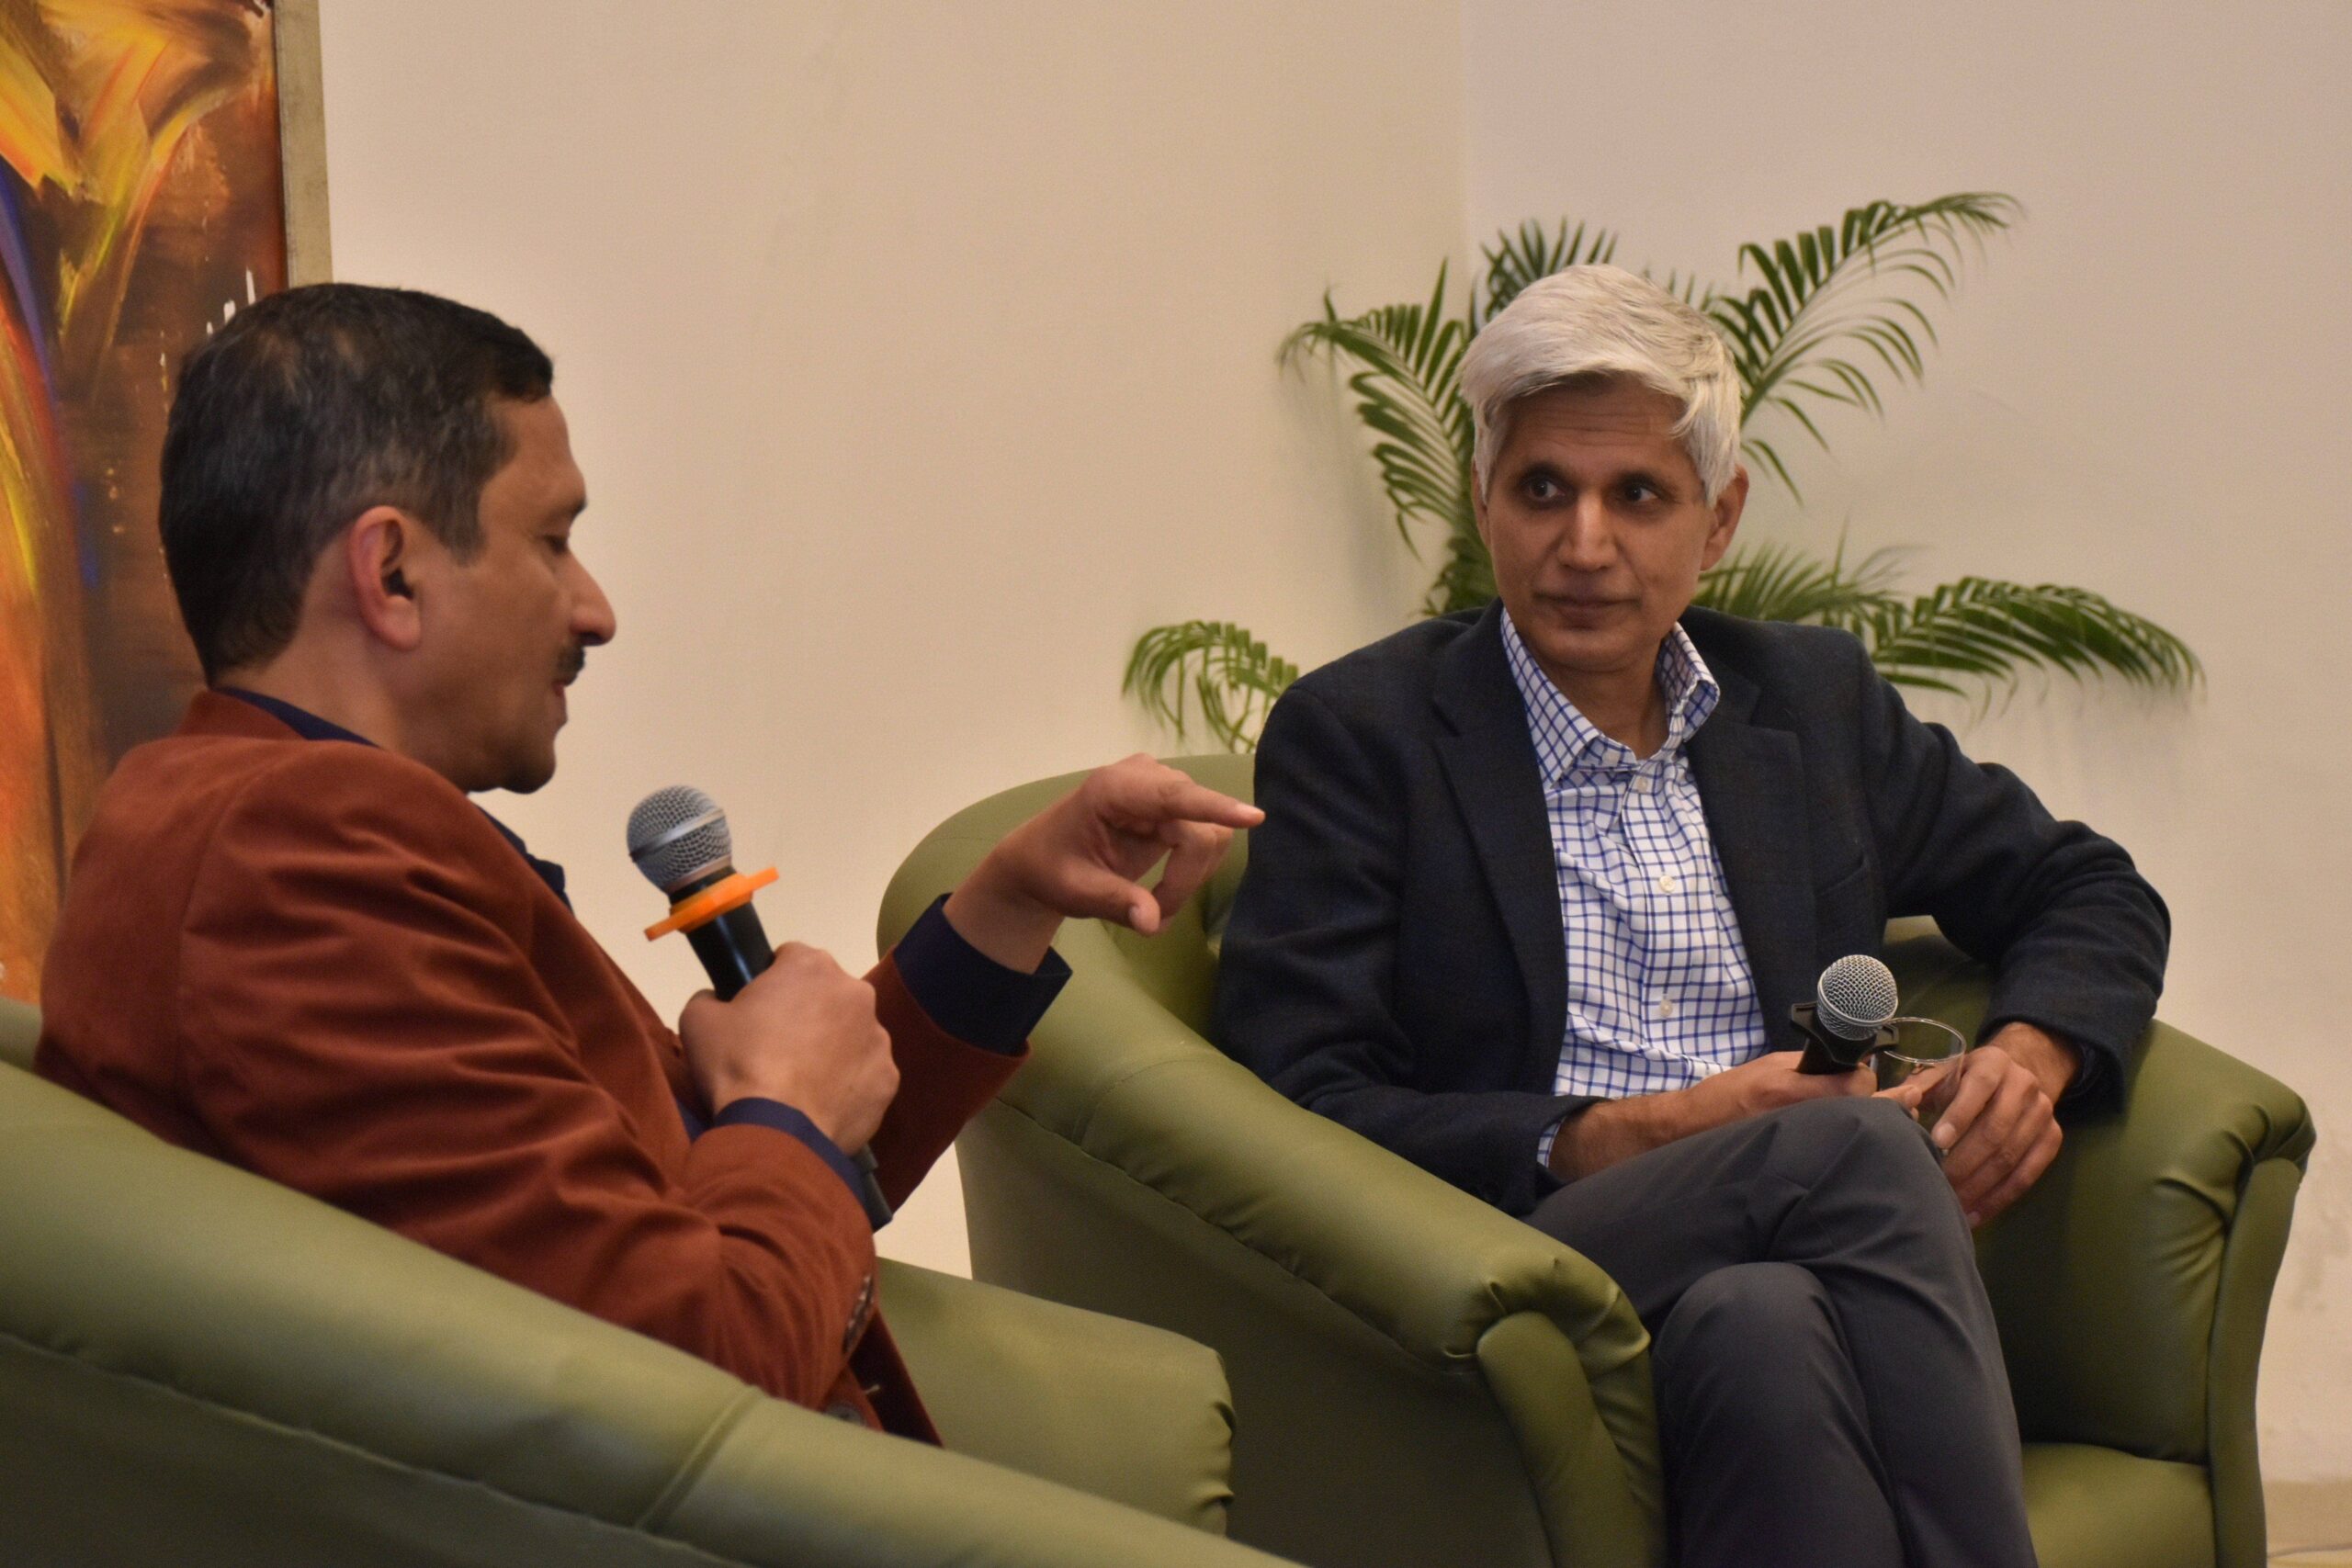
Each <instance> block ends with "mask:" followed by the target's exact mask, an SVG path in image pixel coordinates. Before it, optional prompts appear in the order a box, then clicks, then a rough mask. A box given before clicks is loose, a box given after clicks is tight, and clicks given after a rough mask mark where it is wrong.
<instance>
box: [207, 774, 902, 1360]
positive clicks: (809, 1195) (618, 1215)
mask: <svg viewBox="0 0 2352 1568" xmlns="http://www.w3.org/2000/svg"><path fill="white" fill-rule="evenodd" d="M403 784H406V785H409V786H410V787H405V788H403V787H398V786H401V785H403ZM510 854H511V852H510V851H509V850H507V848H506V846H505V845H504V844H503V841H502V840H498V839H497V837H496V835H495V830H494V829H492V828H491V827H490V825H489V823H488V822H487V820H486V819H484V818H482V817H481V813H480V812H479V811H477V810H476V809H475V808H474V807H472V806H471V805H470V804H469V803H467V802H466V801H465V800H464V799H463V798H462V797H460V796H458V795H455V794H447V795H443V794H439V793H436V792H434V791H431V790H420V789H417V788H415V787H413V782H412V781H409V780H407V779H405V778H399V777H394V776H391V775H390V774H380V773H379V771H377V770H355V769H353V768H351V767H350V766H349V764H348V759H347V758H326V757H324V756H323V755H322V756H320V757H319V758H318V759H317V760H316V761H306V760H305V759H302V758H298V759H297V760H296V761H292V762H289V763H288V764H286V765H284V766H281V767H279V768H276V769H273V770H271V772H270V773H267V774H266V775H264V776H263V778H262V779H261V780H258V781H256V783H255V784H254V785H253V786H251V787H249V789H248V790H247V791H246V793H245V795H244V796H243V798H241V799H240V800H239V802H238V803H237V804H236V806H235V807H232V810H231V811H230V812H229V813H228V815H227V817H226V818H224V820H223V822H222V824H221V827H220V831H219V832H218V834H217V835H216V837H215V839H214V840H213V843H212V845H211V846H210V848H209V851H208V853H207V857H206V862H205V865H204V867H203V869H202V871H201V873H200V874H199V875H198V878H197V881H196V884H195V887H194V890H193V892H192V895H191V897H190V900H189V905H188V908H187V912H186V914H185V917H184V941H183V944H182V953H183V959H184V962H183V968H182V974H181V976H180V979H179V982H178V1003H179V1016H180V1020H181V1027H182V1031H183V1035H184V1041H183V1046H184V1049H183V1055H182V1058H181V1059H182V1062H183V1071H184V1074H185V1077H186V1080H187V1081H186V1084H185V1086H184V1087H185V1088H186V1089H187V1095H188V1098H189V1100H190V1101H191V1103H193V1104H194V1105H195V1106H196V1107H197V1108H198V1112H199V1114H200V1115H201V1116H202V1117H203V1118H204V1119H205V1121H206V1122H207V1124H208V1127H209V1131H210V1132H211V1134H213V1136H214V1137H215V1139H216V1140H217V1142H218V1144H219V1145H220V1148H221V1149H222V1150H223V1151H224V1152H226V1153H228V1154H229V1155H230V1156H231V1157H232V1158H234V1159H235V1160H236V1161H238V1162H239V1163H241V1164H243V1165H245V1166H247V1167H248V1168H252V1169H254V1170H255V1171H257V1172H259V1173H260V1174H262V1175H264V1176H267V1177H270V1178H272V1179H276V1180H278V1181H281V1182H284V1183H286V1184H287V1185H288V1186H292V1187H295V1188H298V1189H300V1190H304V1191H307V1192H310V1193H311V1194H312V1195H314V1196H317V1197H321V1198H323V1199H325V1200H326V1201H330V1202H333V1203H335V1204H337V1205H338V1206H340V1207H342V1208H344V1209H346V1210H348V1211H350V1212H351V1213H356V1214H358V1215H360V1216H362V1217H364V1218H367V1219H369V1220H373V1221H375V1222H377V1223H379V1224H384V1225H387V1226H389V1227H390V1228H392V1229H394V1230H396V1231H399V1232H401V1234H403V1235H407V1236H409V1237H411V1238H412V1239H413V1240H416V1241H420V1242H423V1243H424V1244H425V1245H426V1246H429V1247H435V1248H436V1249H438V1250H440V1251H442V1252H445V1253H448V1254H450V1255H451V1256H453V1257H456V1258H461V1259H463V1260H465V1261H467V1262H469V1263H472V1264H475V1265H476V1266H478V1267H480V1268H482V1269H488V1270H490V1271H491V1272H492V1273H496V1274H499V1275H502V1276H503V1277H505V1278H506V1279H509V1280H514V1281H515V1282H516V1283H519V1284H522V1285H525V1286H527V1287H529V1288H530V1289H533V1290H536V1291H539V1292H543V1293H545V1294H547V1295H549V1296H553V1297H555V1298H557V1299H559V1300H560V1301H564V1302H567V1303H571V1304H572V1305H575V1306H578V1307H581V1308H582V1309H584V1310H586V1311H588V1312H591V1313H593V1314H596V1315H597V1316H600V1317H603V1318H605V1319H608V1320H610V1321H612V1322H614V1323H617V1324H620V1325H623V1326H626V1327H628V1328H632V1329H636V1330H638V1331H639V1332H642V1333H645V1334H648V1335H650V1336H652V1337H655V1338H658V1339H662V1340H665V1341H667V1342H668V1343H670V1344H672V1345H675V1346H677V1347H679V1348H682V1349H684V1350H687V1351H690V1352H692V1353H693V1354H695V1355H697V1356H700V1357H703V1358H704V1359H708V1360H710V1361H713V1362H715V1363H717V1364H718V1365H719V1366H720V1367H723V1368H725V1369H726V1370H728V1371H731V1372H734V1373H736V1374H737V1375H738V1376H741V1377H742V1378H744V1379H745V1380H747V1381H749V1382H752V1383H755V1384H757V1385H758V1386H760V1387H762V1388H763V1389H766V1390H767V1391H769V1392H770V1393H774V1394H776V1395H777V1396H779V1397H781V1398H785V1399H788V1400H791V1401H794V1402H796V1403H798V1404H811V1405H813V1404H819V1403H820V1402H821V1401H822V1400H823V1399H824V1398H825V1396H826V1394H827V1392H828V1391H829V1390H830V1389H831V1387H832V1385H833V1384H834V1382H835V1381H836V1380H837V1379H838V1378H839V1377H840V1376H841V1374H842V1369H843V1367H844V1365H845V1362H846V1358H847V1355H848V1351H849V1348H850V1340H851V1338H852V1337H853V1335H854V1330H855V1329H857V1328H859V1327H862V1326H863V1309H864V1303H865V1301H866V1300H867V1299H868V1298H869V1296H870V1292H871V1282H872V1278H873V1272H874V1241H873V1236H872V1235H871V1233H870V1232H869V1231H868V1229H867V1227H866V1224H865V1216H864V1214H863V1213H862V1212H861V1211H860V1209H859V1207H858V1204H857V1202H856V1201H855V1200H854V1198H853V1197H852V1196H851V1194H850V1193H849V1191H848V1190H846V1189H845V1188H844V1186H843V1185H842V1182H841V1180H840V1179H837V1178H836V1177H835V1176H834V1175H833V1173H832V1172H831V1170H830V1169H829V1168H827V1167H826V1166H825V1164H824V1162H823V1161H822V1160H821V1159H820V1157H819V1156H817V1155H816V1154H814V1153H812V1152H811V1151H810V1150H809V1148H808V1147H807V1146H806V1145H802V1144H800V1143H799V1142H798V1141H797V1140H796V1139H794V1138H792V1137H789V1136H787V1135H785V1134H780V1133H777V1132H775V1131H772V1130H770V1129H768V1128H764V1127H758V1126H730V1127H721V1128H717V1129H714V1130H713V1131H711V1132H709V1133H707V1134H705V1135H704V1136H703V1137H701V1138H700V1139H697V1140H695V1142H694V1143H693V1144H692V1145H690V1146H689V1147H688V1149H687V1152H686V1153H685V1154H684V1157H683V1160H682V1161H678V1162H675V1163H674V1168H672V1169H666V1170H665V1168H664V1165H663V1163H662V1160H661V1159H659V1158H658V1157H657V1155H656V1152H655V1151H656V1148H657V1146H658V1145H656V1144H655V1143H654V1142H653V1141H652V1140H651V1139H650V1138H649V1137H648V1135H647V1134H646V1131H645V1130H644V1129H641V1128H639V1126H638V1125H637V1124H636V1123H635V1122H633V1121H632V1119H631V1118H632V1112H631V1110H630V1109H629V1108H628V1107H625V1106H624V1105H623V1104H622V1103H621V1102H620V1101H619V1100H616V1099H615V1098H614V1096H613V1095H612V1094H610V1093H608V1092H607V1091H606V1090H605V1088H604V1087H602V1085H600V1083H599V1082H597V1081H596V1080H595V1079H594V1077H591V1076H590V1075H589V1074H588V1073H587V1072H586V1071H585V1070H584V1068H583V1066H582V1046H583V1042H582V1041H581V1040H579V1039H576V1038H574V1036H573V1033H572V1025H571V1022H570V1021H568V1020H567V1019H566V1017H565V1016H564V1015H563V1013H562V1012H561V1011H560V1010H559V1008H558V1007H557V1006H556V1004H555V1002H554V1000H553V998H551V997H550V995H549V994H548V990H547V988H546V987H544V986H543V985H542V983H541V980H540V977H539V976H538V974H537V971H536V970H535V969H534V967H533V964H532V963H531V960H530V956H529V931H530V922H531V920H532V919H533V918H534V917H533V914H532V906H531V903H530V900H529V898H528V897H527V893H526V890H524V889H522V888H521V887H520V886H518V883H517V879H516V878H515V877H513V876H503V875H501V874H500V872H501V871H502V870H503V862H502V860H501V858H500V857H502V856H506V855H510ZM592 1048H594V1047H593V1043H592ZM604 1048H605V1049H610V1048H611V1046H610V1043H605V1046H604ZM650 1048H651V1047H650V1046H649V1049H650ZM647 1076H648V1078H649V1080H653V1081H654V1082H655V1085H656V1087H655V1088H654V1089H653V1093H655V1094H656V1095H659V1094H660V1093H661V1092H662V1088H661V1087H660V1083H659V1078H660V1075H659V1073H658V1072H657V1071H656V1070H655V1069H654V1068H653V1066H651V1065H650V1064H649V1065H648V1068H647ZM665 1109H666V1107H665ZM636 1113H637V1114H642V1113H643V1108H642V1107H639V1108H637V1111H636ZM672 1146H673V1148H674V1145H672Z"/></svg>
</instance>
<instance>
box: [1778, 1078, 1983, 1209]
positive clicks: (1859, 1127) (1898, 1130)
mask: <svg viewBox="0 0 2352 1568" xmlns="http://www.w3.org/2000/svg"><path fill="white" fill-rule="evenodd" d="M1783 1114H1784V1115H1785V1116H1786V1118H1787V1119H1788V1123H1789V1132H1790V1134H1791V1135H1792V1143H1793V1144H1794V1145H1795V1146H1796V1151H1797V1155H1798V1157H1799V1158H1800V1159H1802V1160H1803V1161H1804V1163H1805V1164H1806V1165H1808V1166H1810V1167H1811V1168H1813V1169H1814V1170H1815V1171H1816V1172H1826V1171H1827V1170H1829V1169H1831V1168H1838V1167H1851V1168H1856V1169H1858V1170H1859V1171H1860V1172H1861V1173H1863V1174H1864V1175H1865V1176H1866V1177H1867V1179H1870V1180H1871V1181H1872V1182H1873V1183H1875V1184H1878V1185H1880V1186H1881V1187H1900V1186H1903V1185H1905V1184H1917V1185H1918V1186H1920V1187H1922V1188H1925V1189H1928V1190H1943V1189H1944V1188H1945V1182H1944V1179H1943V1167H1942V1165H1941V1164H1940V1163H1939V1161H1938V1160H1937V1158H1936V1146H1935V1145H1934V1144H1933V1143H1931V1142H1930V1141H1929V1140H1928V1134H1927V1130H1926V1129H1925V1128H1923V1127H1921V1126H1920V1125H1919V1123H1918V1122H1917V1121H1915V1120H1914V1119H1913V1118H1912V1116H1911V1113H1910V1112H1909V1111H1905V1110H1904V1109H1903V1107H1902V1106H1900V1105H1897V1104H1896V1103H1894V1101H1893V1100H1879V1099H1876V1098H1874V1097H1858V1098H1854V1099H1844V1100H1807V1101H1806V1102H1804V1104H1802V1105H1794V1106H1791V1107H1790V1108H1789V1109H1788V1111H1785V1112H1784V1113H1783Z"/></svg>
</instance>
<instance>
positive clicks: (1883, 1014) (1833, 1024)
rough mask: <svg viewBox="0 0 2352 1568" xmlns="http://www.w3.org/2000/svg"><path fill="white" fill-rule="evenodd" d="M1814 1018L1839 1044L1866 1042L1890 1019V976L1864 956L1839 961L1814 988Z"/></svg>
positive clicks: (1892, 996)
mask: <svg viewBox="0 0 2352 1568" xmlns="http://www.w3.org/2000/svg"><path fill="white" fill-rule="evenodd" d="M1813 999H1814V1005H1815V1017H1816V1018H1818V1019H1819V1020H1820V1021H1821V1026H1822V1027H1823V1028H1824V1029H1826V1030H1827V1031H1829V1032H1830V1033H1832V1034H1835V1035H1837V1036H1838V1038H1839V1039H1841V1040H1868V1039H1869V1038H1870V1037H1871V1035H1873V1034H1875V1033H1877V1032H1878V1030H1879V1026H1880V1025H1881V1024H1883V1023H1884V1022H1885V1021H1887V1020H1888V1019H1891V1018H1893V1017H1894V1010H1895V1007H1896V1005H1897V1002H1898V998H1897V996H1896V993H1895V989H1894V971H1893V970H1891V969H1889V968H1888V967H1887V966H1886V965H1885V964H1881V963H1880V962H1879V961H1878V960H1877V959H1875V958H1872V957H1871V955H1870V954H1869V953H1854V954H1852V955H1851V956H1850V957H1846V958H1841V959H1839V960H1838V962H1837V963H1835V964H1831V965H1830V966H1829V967H1828V968H1826V969H1824V970H1823V971H1822V972H1821V980H1820V983H1819V984H1818V985H1816V986H1815V987H1814V998H1813Z"/></svg>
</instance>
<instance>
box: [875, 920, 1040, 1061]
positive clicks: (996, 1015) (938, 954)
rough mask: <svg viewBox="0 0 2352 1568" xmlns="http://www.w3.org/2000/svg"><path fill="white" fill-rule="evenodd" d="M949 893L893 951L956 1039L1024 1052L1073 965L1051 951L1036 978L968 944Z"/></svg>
mask: <svg viewBox="0 0 2352 1568" xmlns="http://www.w3.org/2000/svg"><path fill="white" fill-rule="evenodd" d="M946 905H947V897H946V895H945V894H942V895H940V897H937V898H936V899H933V901H932V906H931V908H928V909H925V910H924V911H923V912H922V919H919V920H917V921H916V922H915V923H914V927H913V929H912V930H910V931H908V932H907V934H906V935H904V936H902V937H900V938H899V945H898V946H897V947H896V948H894V949H892V950H891V953H892V956H893V957H894V958H895V959H896V960H897V961H898V965H899V978H900V979H901V980H904V981H905V982H906V985H907V994H908V995H909V996H910V997H912V998H914V999H915V1005H916V1006H917V1007H919V1008H921V1009H922V1010H923V1011H924V1012H925V1013H926V1014H927V1015H929V1017H930V1019H931V1021H932V1022H933V1023H935V1024H937V1025H939V1027H940V1028H942V1029H944V1030H945V1031H946V1032H948V1033H950V1034H952V1035H954V1036H955V1037H956V1039H958V1040H962V1041H965V1042H967V1043H970V1044H973V1045H978V1046H979V1047H980V1048H981V1049H983V1050H988V1051H995V1052H999V1053H1001V1054H1003V1055H1011V1054H1012V1053H1013V1052H1015V1051H1018V1050H1020V1049H1021V1043H1022V1042H1023V1041H1024V1040H1026V1039H1028V1038H1029V1032H1030V1031H1031V1030H1033V1029H1035V1028H1036V1027H1037V1021H1038V1020H1039V1019H1041V1018H1043V1017H1045V1016H1046V1009H1047V1008H1049V1007H1051V1006H1053V1005H1054V998H1056V997H1058V996H1060V995H1061V994H1062V987H1064V986H1065V985H1067V984H1069V964H1066V963H1064V962H1063V961H1062V955H1061V954H1060V953H1056V952H1054V951H1053V950H1052V949H1050V948H1048V949H1047V950H1046V961H1045V962H1044V963H1043V964H1039V965H1037V972H1036V973H1035V974H1034V975H1024V974H1023V973H1022V972H1021V971H1020V970H1018V969H1012V968H1007V967H1006V966H1005V965H1004V964H999V963H998V962H997V961H996V960H995V959H993V958H990V957H989V955H988V954H986V953H982V952H981V951H980V950H979V949H978V948H977V947H974V946H973V945H972V944H971V943H970V942H966V941H965V940H964V937H963V933H961V932H960V931H956V928H955V926H954V925H953V924H951V923H950V922H949V921H948V919H947V910H946Z"/></svg>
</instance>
